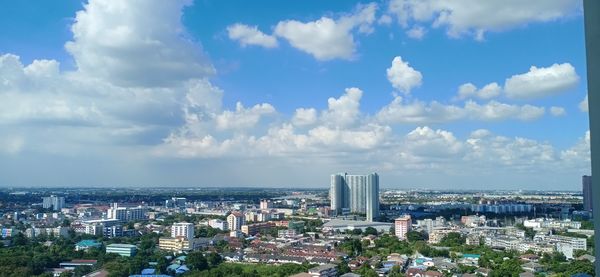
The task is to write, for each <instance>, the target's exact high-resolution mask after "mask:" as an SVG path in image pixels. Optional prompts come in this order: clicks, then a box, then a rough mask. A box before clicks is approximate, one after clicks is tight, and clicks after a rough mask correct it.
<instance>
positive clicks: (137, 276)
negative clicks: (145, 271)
mask: <svg viewBox="0 0 600 277" xmlns="http://www.w3.org/2000/svg"><path fill="white" fill-rule="evenodd" d="M150 276H152V277H171V275H165V274H154V275H139V274H136V275H129V277H150Z"/></svg>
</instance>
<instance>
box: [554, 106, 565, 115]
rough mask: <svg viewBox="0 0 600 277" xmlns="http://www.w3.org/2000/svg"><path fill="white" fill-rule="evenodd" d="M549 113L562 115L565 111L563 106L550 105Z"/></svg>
mask: <svg viewBox="0 0 600 277" xmlns="http://www.w3.org/2000/svg"><path fill="white" fill-rule="evenodd" d="M550 113H551V114H552V115H553V116H563V115H566V114H567V111H566V110H565V108H563V107H555V106H552V107H550Z"/></svg>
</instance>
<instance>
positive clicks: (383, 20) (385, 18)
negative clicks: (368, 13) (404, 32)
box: [377, 14, 392, 25]
mask: <svg viewBox="0 0 600 277" xmlns="http://www.w3.org/2000/svg"><path fill="white" fill-rule="evenodd" d="M377 23H379V24H381V25H390V24H392V17H391V16H389V15H387V14H384V15H382V16H381V17H379V19H378V20H377Z"/></svg>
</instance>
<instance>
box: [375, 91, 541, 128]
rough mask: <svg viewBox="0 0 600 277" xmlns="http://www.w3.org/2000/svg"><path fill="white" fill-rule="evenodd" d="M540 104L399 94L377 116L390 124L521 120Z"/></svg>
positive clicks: (528, 118) (535, 111) (538, 112)
mask: <svg viewBox="0 0 600 277" xmlns="http://www.w3.org/2000/svg"><path fill="white" fill-rule="evenodd" d="M544 112H545V109H544V108H543V107H536V106H532V105H523V106H519V105H511V104H506V103H501V102H497V101H490V102H488V103H486V104H483V105H481V104H478V103H476V102H474V101H471V100H469V101H467V102H465V104H464V106H463V107H460V106H456V105H444V104H441V103H439V102H437V101H432V102H431V103H429V104H427V103H425V102H422V101H419V100H414V101H412V102H409V103H404V101H403V99H402V97H400V96H397V97H395V98H394V100H393V101H392V102H391V103H390V104H388V105H387V106H385V107H383V108H381V110H380V111H379V112H378V113H377V115H376V118H377V120H378V121H379V122H384V123H391V124H403V123H404V124H406V123H441V122H452V121H457V120H477V121H499V120H508V119H513V120H515V119H516V120H522V121H531V120H535V119H538V118H540V117H541V116H543V115H544Z"/></svg>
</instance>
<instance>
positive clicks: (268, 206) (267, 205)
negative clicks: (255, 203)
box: [260, 199, 273, 210]
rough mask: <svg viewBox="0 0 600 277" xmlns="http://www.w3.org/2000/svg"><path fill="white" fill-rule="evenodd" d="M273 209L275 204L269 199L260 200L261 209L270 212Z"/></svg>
mask: <svg viewBox="0 0 600 277" xmlns="http://www.w3.org/2000/svg"><path fill="white" fill-rule="evenodd" d="M272 208H273V202H271V200H268V199H263V200H260V209H261V210H269V209H272Z"/></svg>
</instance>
